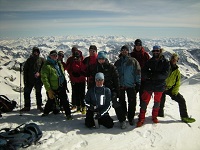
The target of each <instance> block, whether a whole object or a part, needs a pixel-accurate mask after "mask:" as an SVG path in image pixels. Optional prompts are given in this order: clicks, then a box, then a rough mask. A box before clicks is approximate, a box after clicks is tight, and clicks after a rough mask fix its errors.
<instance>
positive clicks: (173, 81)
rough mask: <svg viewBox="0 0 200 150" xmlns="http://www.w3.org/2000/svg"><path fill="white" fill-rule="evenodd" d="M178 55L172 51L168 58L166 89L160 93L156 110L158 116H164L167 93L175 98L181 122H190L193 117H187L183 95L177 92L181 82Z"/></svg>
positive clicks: (192, 120) (193, 120)
mask: <svg viewBox="0 0 200 150" xmlns="http://www.w3.org/2000/svg"><path fill="white" fill-rule="evenodd" d="M178 60H179V56H178V55H177V54H176V53H174V54H172V56H171V59H170V66H171V68H170V73H169V76H168V77H167V79H166V89H165V91H164V92H163V94H162V97H161V102H160V109H159V112H158V116H159V117H164V110H163V109H164V106H165V100H166V95H169V96H170V97H171V99H172V100H175V101H176V102H177V103H178V105H179V112H180V117H181V120H182V121H183V122H186V123H192V122H195V119H194V118H189V116H188V113H187V106H186V102H185V99H184V97H183V96H182V95H181V94H180V93H179V88H180V83H181V73H180V71H179V69H178V66H177V62H178Z"/></svg>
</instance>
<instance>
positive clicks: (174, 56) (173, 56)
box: [171, 53, 179, 61]
mask: <svg viewBox="0 0 200 150" xmlns="http://www.w3.org/2000/svg"><path fill="white" fill-rule="evenodd" d="M172 59H175V60H177V61H178V60H179V56H178V54H176V53H173V54H172V56H171V60H172Z"/></svg>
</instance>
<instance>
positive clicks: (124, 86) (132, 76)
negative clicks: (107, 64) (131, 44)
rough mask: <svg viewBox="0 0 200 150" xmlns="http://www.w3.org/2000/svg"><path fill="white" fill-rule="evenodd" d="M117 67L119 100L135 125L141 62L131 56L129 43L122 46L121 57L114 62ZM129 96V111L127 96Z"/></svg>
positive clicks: (130, 122) (129, 119)
mask: <svg viewBox="0 0 200 150" xmlns="http://www.w3.org/2000/svg"><path fill="white" fill-rule="evenodd" d="M114 65H115V66H116V67H117V70H118V73H119V81H120V91H119V93H120V94H119V102H120V104H121V106H122V109H123V111H124V112H126V113H127V118H128V121H129V124H130V125H134V116H135V111H136V94H137V91H139V89H140V85H141V67H140V64H139V62H138V61H137V60H136V59H135V58H133V57H130V56H129V48H128V46H127V45H124V46H122V47H121V51H120V56H119V59H118V60H117V61H116V62H115V64H114ZM125 93H127V97H128V111H127V103H126V96H125Z"/></svg>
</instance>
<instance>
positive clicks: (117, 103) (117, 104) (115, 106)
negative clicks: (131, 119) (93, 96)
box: [112, 101, 121, 108]
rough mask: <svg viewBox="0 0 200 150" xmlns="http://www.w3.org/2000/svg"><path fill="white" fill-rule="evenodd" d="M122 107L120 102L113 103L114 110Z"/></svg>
mask: <svg viewBox="0 0 200 150" xmlns="http://www.w3.org/2000/svg"><path fill="white" fill-rule="evenodd" d="M120 106H121V105H120V103H119V102H118V101H113V103H112V107H113V108H118V107H120Z"/></svg>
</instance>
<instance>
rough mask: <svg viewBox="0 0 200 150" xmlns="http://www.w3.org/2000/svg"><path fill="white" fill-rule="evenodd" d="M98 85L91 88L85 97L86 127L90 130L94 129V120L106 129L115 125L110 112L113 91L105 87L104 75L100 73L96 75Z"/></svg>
mask: <svg viewBox="0 0 200 150" xmlns="http://www.w3.org/2000/svg"><path fill="white" fill-rule="evenodd" d="M95 83H96V85H95V86H93V87H91V88H90V89H89V90H88V91H87V93H86V96H85V104H86V106H87V108H88V109H87V113H86V118H85V125H86V126H87V127H88V128H91V127H94V126H95V122H94V119H96V120H98V124H99V125H103V126H105V127H106V128H112V127H113V125H114V123H113V119H112V118H111V117H110V115H109V113H108V111H109V110H110V108H111V91H110V89H109V88H107V87H105V86H104V85H103V84H104V74H103V73H101V72H98V73H97V74H96V75H95Z"/></svg>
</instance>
